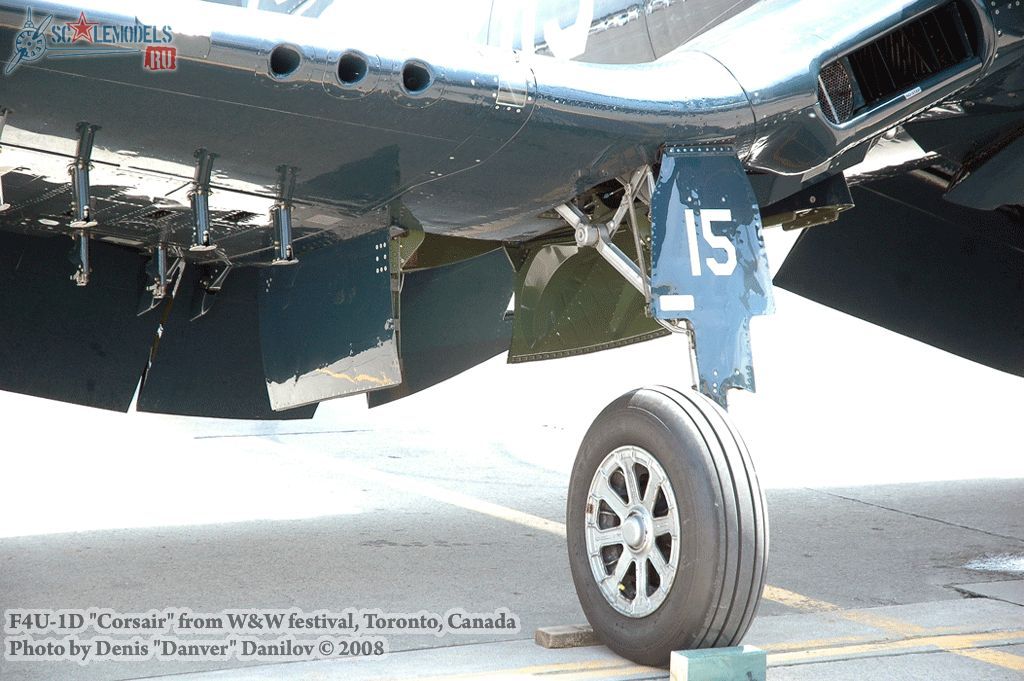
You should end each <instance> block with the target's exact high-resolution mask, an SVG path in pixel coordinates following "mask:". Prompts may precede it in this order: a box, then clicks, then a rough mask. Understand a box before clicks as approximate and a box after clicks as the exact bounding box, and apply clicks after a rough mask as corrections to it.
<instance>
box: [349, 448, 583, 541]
mask: <svg viewBox="0 0 1024 681" xmlns="http://www.w3.org/2000/svg"><path fill="white" fill-rule="evenodd" d="M352 468H353V472H354V473H355V474H356V475H358V476H359V477H361V478H365V479H367V480H374V481H376V482H381V483H383V484H385V485H387V486H389V487H393V488H395V489H398V490H402V491H403V492H409V493H410V494H416V495H419V496H421V497H427V498H428V499H433V500H434V501H439V502H441V503H444V504H449V505H451V506H457V507H459V508H464V509H466V510H467V511H475V512H477V513H482V514H483V515H487V516H490V517H492V518H498V519H499V520H506V521H508V522H510V523H516V524H517V525H523V526H525V527H529V528H531V529H534V530H540V531H542V532H550V533H551V534H554V535H557V536H559V537H562V538H563V539H564V538H565V525H564V524H563V523H558V522H555V521H554V520H548V519H547V518H541V517H540V516H537V515H533V514H531V513H524V512H522V511H517V510H516V509H514V508H509V507H508V506H502V505H501V504H494V503H491V502H490V501H484V500H483V499H477V498H476V497H471V496H469V495H468V494H463V493H461V492H455V491H453V490H450V489H445V488H443V487H439V486H437V485H434V484H431V483H429V482H424V481H422V480H415V479H413V478H408V477H405V476H403V475H395V474H394V473H385V472H384V471H380V470H377V469H375V468H368V467H365V466H353V467H352Z"/></svg>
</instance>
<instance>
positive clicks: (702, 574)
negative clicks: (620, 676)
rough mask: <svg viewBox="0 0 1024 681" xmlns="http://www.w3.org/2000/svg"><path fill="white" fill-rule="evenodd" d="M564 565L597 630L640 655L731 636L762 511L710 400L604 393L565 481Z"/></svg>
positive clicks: (645, 658)
mask: <svg viewBox="0 0 1024 681" xmlns="http://www.w3.org/2000/svg"><path fill="white" fill-rule="evenodd" d="M566 515H567V526H568V544H569V566H570V568H571V570H572V577H573V581H574V583H575V585H576V593H577V594H578V595H579V599H580V603H581V604H582V606H583V611H584V613H586V615H587V619H588V620H589V621H590V624H591V626H592V627H593V628H594V631H595V632H596V633H597V635H598V636H599V637H600V639H601V640H602V641H603V642H604V643H605V644H606V645H608V647H609V648H611V649H612V650H614V651H615V652H617V653H619V654H620V655H623V656H624V657H627V658H629V659H632V660H635V661H636V662H639V663H642V664H649V665H656V666H664V665H666V664H668V660H669V655H670V654H671V652H672V651H673V650H687V649H693V648H707V647H720V646H732V645H736V644H738V643H739V641H740V639H742V638H743V635H744V634H745V633H746V631H747V629H748V628H749V626H750V623H751V621H752V620H753V618H754V614H755V612H756V611H757V606H758V602H759V600H760V597H761V591H762V590H763V588H764V579H765V567H766V564H767V560H768V516H767V513H766V510H765V500H764V495H763V493H762V491H761V487H760V485H759V484H758V481H757V474H756V473H755V472H754V467H753V464H752V462H751V460H750V455H749V454H748V452H747V448H746V445H744V444H743V440H742V439H741V438H740V436H739V434H738V433H737V432H736V429H735V428H734V427H733V425H732V424H731V423H730V421H729V419H728V416H727V415H726V413H725V411H723V410H722V409H721V408H720V407H719V406H718V405H717V404H715V403H714V402H713V401H711V400H710V399H708V398H707V397H705V396H703V395H701V394H699V393H696V392H693V391H688V392H685V393H684V392H679V391H676V390H672V389H670V388H662V387H657V388H644V389H640V390H635V391H633V392H630V393H627V394H626V395H623V396H622V397H620V398H619V399H617V400H615V401H614V402H612V403H611V404H610V405H609V406H608V407H607V408H606V409H605V410H604V411H603V412H601V414H600V416H598V417H597V420H596V421H594V424H593V425H592V426H591V427H590V430H589V432H588V433H587V435H586V437H585V438H584V440H583V445H582V446H581V447H580V450H579V454H578V455H577V457H576V463H575V465H574V467H573V471H572V477H571V479H570V483H569V499H568V508H567V513H566Z"/></svg>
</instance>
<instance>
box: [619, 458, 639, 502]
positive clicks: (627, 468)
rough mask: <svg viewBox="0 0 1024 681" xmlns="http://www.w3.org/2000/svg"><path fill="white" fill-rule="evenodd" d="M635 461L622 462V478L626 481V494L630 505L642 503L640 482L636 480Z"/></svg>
mask: <svg viewBox="0 0 1024 681" xmlns="http://www.w3.org/2000/svg"><path fill="white" fill-rule="evenodd" d="M633 466H634V461H633V460H632V459H627V460H626V461H623V462H622V476H623V477H624V478H625V479H626V494H627V495H628V496H629V503H630V504H638V503H640V481H639V480H637V478H636V469H635V468H634V467H633Z"/></svg>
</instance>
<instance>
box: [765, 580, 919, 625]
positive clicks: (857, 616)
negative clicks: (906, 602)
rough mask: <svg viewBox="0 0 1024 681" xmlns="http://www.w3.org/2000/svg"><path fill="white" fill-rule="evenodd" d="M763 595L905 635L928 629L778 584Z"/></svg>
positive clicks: (806, 609)
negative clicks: (783, 587) (857, 609)
mask: <svg viewBox="0 0 1024 681" xmlns="http://www.w3.org/2000/svg"><path fill="white" fill-rule="evenodd" d="M762 596H763V597H764V598H766V599H768V600H769V601H775V602H776V603H781V604H782V605H786V606H789V607H790V608H795V609H796V610H800V611H802V612H810V613H814V612H821V613H830V614H832V615H835V616H836V617H839V618H842V619H844V620H847V621H849V622H857V623H858V624H866V625H867V626H869V627H875V628H876V629H882V630H884V631H888V632H891V633H894V634H900V635H903V636H909V635H913V634H922V633H924V632H925V631H927V629H926V628H925V627H920V626H918V625H916V624H911V623H910V622H904V621H902V620H898V619H893V618H891V617H885V616H884V615H879V614H877V613H872V612H866V611H856V610H844V609H842V608H840V607H839V606H838V605H836V604H835V603H829V602H828V601H819V600H815V599H813V598H808V597H807V596H804V595H802V594H798V593H795V592H793V591H788V590H786V589H780V588H779V587H777V586H771V585H766V586H765V587H764V593H763V594H762Z"/></svg>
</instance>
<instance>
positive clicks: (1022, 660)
mask: <svg viewBox="0 0 1024 681" xmlns="http://www.w3.org/2000/svg"><path fill="white" fill-rule="evenodd" d="M957 655H960V656H961V657H969V658H971V659H972V660H977V661H978V662H987V663H989V664H994V665H996V666H998V667H1003V668H1004V669H1010V670H1013V671H1015V672H1024V657H1021V656H1020V655H1014V654H1013V653H1008V652H1006V651H1005V650H996V649H994V648H979V649H977V650H958V651H957Z"/></svg>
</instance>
